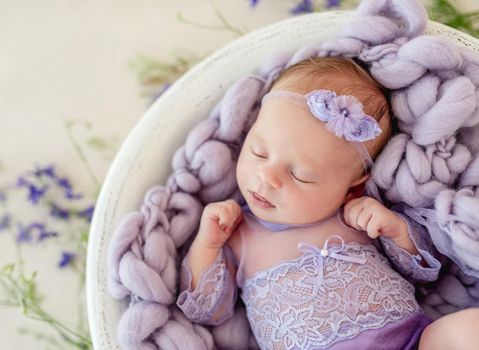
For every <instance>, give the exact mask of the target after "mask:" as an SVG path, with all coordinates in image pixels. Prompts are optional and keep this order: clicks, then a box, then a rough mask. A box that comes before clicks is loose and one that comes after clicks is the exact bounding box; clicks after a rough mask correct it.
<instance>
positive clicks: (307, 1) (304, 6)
mask: <svg viewBox="0 0 479 350" xmlns="http://www.w3.org/2000/svg"><path fill="white" fill-rule="evenodd" d="M290 12H291V13H292V14H299V13H310V12H313V4H312V1H311V0H302V1H301V2H300V3H298V4H297V5H296V6H295V7H294V8H292V9H291V11H290Z"/></svg>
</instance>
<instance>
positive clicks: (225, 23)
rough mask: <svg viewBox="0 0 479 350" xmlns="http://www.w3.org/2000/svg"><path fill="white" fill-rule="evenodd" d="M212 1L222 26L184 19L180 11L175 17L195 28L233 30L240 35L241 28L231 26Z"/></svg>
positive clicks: (241, 32) (241, 33) (242, 33)
mask: <svg viewBox="0 0 479 350" xmlns="http://www.w3.org/2000/svg"><path fill="white" fill-rule="evenodd" d="M212 2H213V6H214V8H215V13H216V15H217V16H218V18H219V19H220V21H221V22H222V26H208V25H204V24H199V23H194V22H192V21H189V20H186V19H185V18H183V16H182V15H181V13H180V12H178V13H177V14H176V18H177V19H178V21H180V22H182V23H185V24H189V25H193V26H195V27H197V28H202V29H211V30H226V31H230V32H233V33H234V34H236V35H237V36H242V35H244V34H245V32H244V31H242V30H241V29H238V28H235V27H233V26H232V25H231V24H230V23H229V22H228V21H227V20H226V18H225V16H224V15H223V14H222V13H221V11H220V10H219V8H218V6H217V5H216V3H215V2H214V1H212Z"/></svg>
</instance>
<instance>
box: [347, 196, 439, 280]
mask: <svg viewBox="0 0 479 350" xmlns="http://www.w3.org/2000/svg"><path fill="white" fill-rule="evenodd" d="M403 205H404V204H403V203H401V204H399V205H396V206H394V207H393V208H392V209H391V210H390V209H388V208H386V207H384V206H383V205H382V204H381V203H379V202H378V201H377V200H375V199H374V198H371V197H360V198H356V199H353V200H351V201H350V202H348V203H347V204H346V205H345V207H344V219H345V221H346V223H347V224H349V225H351V226H353V227H354V228H356V229H358V230H364V231H367V234H368V236H370V237H371V238H378V237H379V241H380V243H381V244H382V247H383V248H384V252H385V253H386V254H387V255H388V256H389V258H390V260H391V262H392V263H393V265H394V266H395V267H396V269H397V270H398V272H399V273H401V274H402V275H403V276H404V277H405V278H407V279H409V280H410V281H411V282H416V281H433V280H436V279H437V278H438V275H439V269H440V267H441V263H440V262H439V260H438V259H436V257H435V256H434V255H433V254H436V253H437V252H436V251H435V249H434V246H433V244H432V241H431V238H430V237H429V235H428V233H427V231H426V229H425V228H424V227H423V226H421V225H420V224H418V223H416V222H414V221H413V220H412V219H410V218H409V217H408V216H407V215H405V214H404V213H403V210H402V209H403Z"/></svg>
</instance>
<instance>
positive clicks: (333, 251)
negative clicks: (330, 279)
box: [298, 235, 366, 286]
mask: <svg viewBox="0 0 479 350" xmlns="http://www.w3.org/2000/svg"><path fill="white" fill-rule="evenodd" d="M333 237H337V238H339V240H340V241H341V245H333V246H331V247H328V243H329V240H330V239H331V238H333ZM345 246H346V243H344V240H343V238H342V237H340V236H338V235H331V236H329V237H328V239H327V240H326V242H324V245H323V248H322V249H319V248H318V247H317V246H315V245H313V244H310V243H306V242H300V243H298V248H299V250H301V251H303V252H304V253H312V254H315V257H316V260H317V262H318V286H319V285H321V284H322V283H323V280H324V271H323V266H324V260H326V259H328V258H332V259H338V260H343V261H349V262H353V263H356V264H364V263H365V262H366V256H364V255H363V256H361V257H359V256H349V255H345V254H340V252H341V251H343V250H344V248H345Z"/></svg>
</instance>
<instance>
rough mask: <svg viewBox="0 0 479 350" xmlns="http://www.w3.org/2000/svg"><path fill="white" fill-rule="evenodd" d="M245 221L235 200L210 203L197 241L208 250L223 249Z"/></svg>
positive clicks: (206, 208) (202, 219)
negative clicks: (239, 225)
mask: <svg viewBox="0 0 479 350" xmlns="http://www.w3.org/2000/svg"><path fill="white" fill-rule="evenodd" d="M242 219H243V212H242V211H241V207H240V206H239V204H238V203H236V201H235V200H233V199H228V200H226V201H223V202H214V203H209V204H208V205H207V206H206V207H205V209H204V210H203V215H202V216H201V222H200V229H199V231H198V235H197V239H198V240H200V243H201V244H202V245H203V246H205V247H208V248H221V247H222V246H223V245H224V244H225V242H226V241H227V240H228V239H229V237H230V236H231V234H232V233H233V232H234V230H235V228H236V227H237V226H238V224H239V223H240V222H241V220H242Z"/></svg>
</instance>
